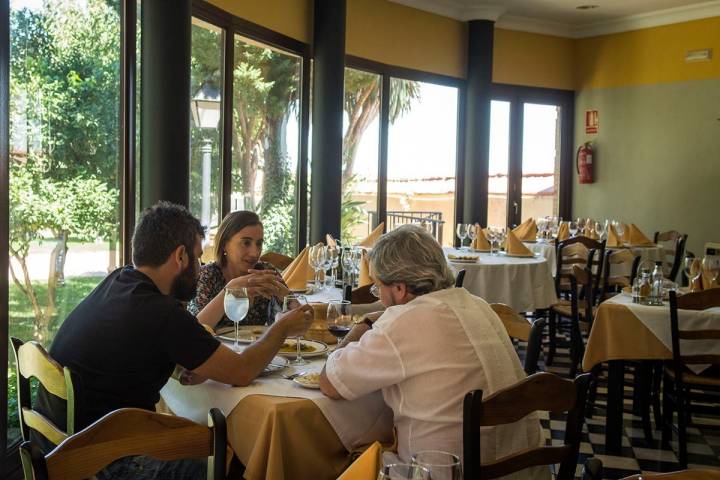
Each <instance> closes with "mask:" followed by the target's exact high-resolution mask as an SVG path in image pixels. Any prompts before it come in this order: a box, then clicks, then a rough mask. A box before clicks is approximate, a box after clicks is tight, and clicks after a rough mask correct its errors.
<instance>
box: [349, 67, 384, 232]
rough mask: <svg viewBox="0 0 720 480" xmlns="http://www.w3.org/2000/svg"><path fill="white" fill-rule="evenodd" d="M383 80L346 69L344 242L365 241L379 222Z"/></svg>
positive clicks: (366, 73) (369, 74)
mask: <svg viewBox="0 0 720 480" xmlns="http://www.w3.org/2000/svg"><path fill="white" fill-rule="evenodd" d="M380 85H381V77H380V75H376V74H373V73H368V72H362V71H360V70H353V69H352V68H346V69H345V112H344V115H343V177H342V218H341V228H342V239H343V240H344V241H346V242H349V243H356V242H357V241H359V240H362V239H363V238H364V237H365V236H367V234H368V233H370V231H371V230H372V228H373V225H374V224H376V223H377V219H376V218H375V217H376V215H377V180H378V155H379V150H378V145H379V135H380V122H379V113H380Z"/></svg>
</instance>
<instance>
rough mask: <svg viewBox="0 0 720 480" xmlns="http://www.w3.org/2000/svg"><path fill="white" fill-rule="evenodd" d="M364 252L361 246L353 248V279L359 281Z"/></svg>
mask: <svg viewBox="0 0 720 480" xmlns="http://www.w3.org/2000/svg"><path fill="white" fill-rule="evenodd" d="M362 253H363V249H362V248H360V247H354V248H353V250H352V256H351V257H350V258H351V260H352V273H353V279H355V280H356V281H357V279H358V275H359V274H360V264H361V263H362Z"/></svg>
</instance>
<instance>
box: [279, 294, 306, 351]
mask: <svg viewBox="0 0 720 480" xmlns="http://www.w3.org/2000/svg"><path fill="white" fill-rule="evenodd" d="M300 305H307V299H306V298H305V295H297V294H294V293H291V294H289V295H287V296H286V297H285V298H284V299H283V306H282V311H283V313H284V312H289V311H290V310H292V309H294V308H297V307H299V306H300ZM295 346H296V348H297V356H296V357H295V360H293V361H292V362H290V365H306V364H307V363H308V362H307V361H306V360H305V359H303V358H302V335H298V336H297V337H295Z"/></svg>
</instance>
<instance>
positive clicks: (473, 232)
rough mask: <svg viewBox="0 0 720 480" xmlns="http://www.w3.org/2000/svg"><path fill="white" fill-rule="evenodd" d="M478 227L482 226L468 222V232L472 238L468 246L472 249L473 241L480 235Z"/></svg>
mask: <svg viewBox="0 0 720 480" xmlns="http://www.w3.org/2000/svg"><path fill="white" fill-rule="evenodd" d="M478 228H480V227H479V226H475V225H473V224H471V223H468V225H467V234H468V237H469V238H470V246H469V247H468V248H470V250H472V247H473V242H475V239H476V238H477V236H478V231H477V229H478Z"/></svg>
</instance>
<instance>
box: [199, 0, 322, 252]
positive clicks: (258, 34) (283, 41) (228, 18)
mask: <svg viewBox="0 0 720 480" xmlns="http://www.w3.org/2000/svg"><path fill="white" fill-rule="evenodd" d="M192 16H193V17H196V18H198V19H200V20H203V21H205V22H208V23H210V24H213V25H214V26H216V27H218V28H221V29H222V30H223V32H224V37H225V45H224V52H223V54H224V58H223V74H224V84H223V90H222V91H223V97H222V102H223V105H222V115H221V118H220V121H221V122H222V152H221V164H222V174H221V178H222V180H221V184H222V191H221V201H220V206H221V212H220V216H221V218H223V217H225V215H227V214H228V213H229V212H230V194H231V193H232V167H233V163H232V161H233V158H232V128H233V127H232V98H233V75H232V72H233V62H234V60H235V42H234V40H235V35H239V36H241V37H244V38H247V39H250V40H253V41H256V42H259V43H262V44H265V45H267V46H268V47H272V48H274V49H276V50H280V51H282V52H285V53H288V54H290V55H293V56H296V57H299V58H300V59H301V70H300V71H301V74H300V118H299V127H300V128H299V131H298V139H299V145H298V164H297V171H296V178H297V184H296V188H295V205H296V209H297V232H296V235H297V236H296V245H295V249H296V253H297V252H299V251H300V250H302V249H303V248H304V247H305V245H306V244H307V230H308V229H307V225H308V215H307V213H308V201H307V199H308V196H307V191H308V162H309V161H310V158H309V151H308V145H309V131H310V88H311V86H310V61H311V59H312V48H311V46H310V45H308V44H306V43H304V42H301V41H300V40H296V39H294V38H292V37H288V36H287V35H283V34H281V33H278V32H276V31H274V30H270V29H269V28H266V27H263V26H261V25H258V24H256V23H253V22H250V21H248V20H244V19H242V18H240V17H237V16H235V15H233V14H231V13H229V12H226V11H224V10H222V9H220V8H218V7H216V6H214V5H212V4H210V3H208V2H206V1H204V0H193V4H192Z"/></svg>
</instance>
